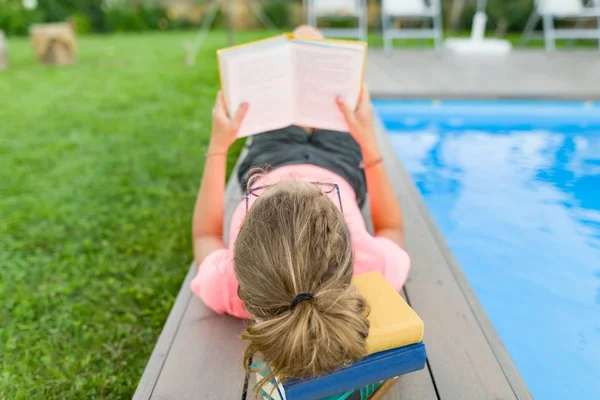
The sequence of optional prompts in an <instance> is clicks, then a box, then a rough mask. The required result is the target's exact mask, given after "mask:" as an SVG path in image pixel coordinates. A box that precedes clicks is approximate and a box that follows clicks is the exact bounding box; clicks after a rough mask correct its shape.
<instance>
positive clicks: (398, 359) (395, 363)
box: [253, 342, 426, 400]
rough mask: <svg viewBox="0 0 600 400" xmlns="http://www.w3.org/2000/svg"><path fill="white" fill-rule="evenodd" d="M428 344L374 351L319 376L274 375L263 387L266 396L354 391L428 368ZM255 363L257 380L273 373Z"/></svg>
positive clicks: (298, 397)
mask: <svg viewBox="0 0 600 400" xmlns="http://www.w3.org/2000/svg"><path fill="white" fill-rule="evenodd" d="M425 360H426V352H425V345H424V344H423V343H422V342H421V343H416V344H412V345H409V346H404V347H399V348H396V349H392V350H386V351H382V352H379V353H375V354H371V355H369V356H367V357H365V358H363V359H362V360H360V361H357V362H355V363H352V364H350V365H349V366H347V367H344V368H342V369H339V370H338V371H336V372H334V373H332V374H329V375H325V376H321V377H318V378H310V379H302V380H297V379H295V380H290V381H287V382H283V383H281V382H279V381H278V380H277V379H272V380H271V382H269V383H267V384H266V385H264V386H263V388H262V393H263V397H264V398H265V399H276V400H314V399H324V398H327V397H330V396H335V395H338V394H344V393H348V392H350V393H351V392H354V391H355V390H356V389H357V388H362V387H365V386H369V385H373V384H376V383H378V382H382V381H385V380H387V379H390V378H394V377H397V376H400V375H404V374H408V373H409V372H414V371H418V370H421V369H423V368H425ZM259 363H261V364H258V363H256V364H254V365H253V366H254V367H255V368H257V369H258V370H259V372H257V375H258V376H257V378H258V379H257V381H260V380H262V379H263V378H264V377H265V376H267V375H269V369H268V367H266V366H265V365H264V363H262V362H259Z"/></svg>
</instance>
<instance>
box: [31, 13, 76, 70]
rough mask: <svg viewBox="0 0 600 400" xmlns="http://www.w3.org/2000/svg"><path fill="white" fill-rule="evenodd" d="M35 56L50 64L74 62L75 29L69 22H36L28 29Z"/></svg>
mask: <svg viewBox="0 0 600 400" xmlns="http://www.w3.org/2000/svg"><path fill="white" fill-rule="evenodd" d="M29 32H30V35H31V40H32V42H33V48H34V52H35V56H36V58H37V59H38V60H39V61H41V62H43V63H45V64H50V65H68V64H72V63H74V62H75V53H76V43H75V31H74V30H73V27H72V26H71V24H69V23H55V24H38V25H33V26H32V27H31V29H30V31H29Z"/></svg>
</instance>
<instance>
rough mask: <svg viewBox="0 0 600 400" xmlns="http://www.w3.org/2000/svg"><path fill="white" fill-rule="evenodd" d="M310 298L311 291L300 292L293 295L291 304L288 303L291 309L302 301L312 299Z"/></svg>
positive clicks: (311, 296)
mask: <svg viewBox="0 0 600 400" xmlns="http://www.w3.org/2000/svg"><path fill="white" fill-rule="evenodd" d="M312 298H313V295H312V294H311V293H300V294H299V295H297V296H296V297H294V300H292V304H291V305H290V310H293V309H294V307H296V306H297V305H298V304H299V303H302V302H303V301H310V300H312Z"/></svg>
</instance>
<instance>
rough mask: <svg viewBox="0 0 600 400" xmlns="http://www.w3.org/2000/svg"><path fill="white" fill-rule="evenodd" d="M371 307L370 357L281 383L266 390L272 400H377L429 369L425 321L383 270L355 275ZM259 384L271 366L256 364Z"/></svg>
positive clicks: (273, 380)
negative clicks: (401, 379) (399, 382)
mask: <svg viewBox="0 0 600 400" xmlns="http://www.w3.org/2000/svg"><path fill="white" fill-rule="evenodd" d="M353 284H354V286H356V287H357V288H358V290H359V291H360V293H361V294H362V295H363V296H364V298H365V299H366V301H367V303H368V304H369V306H370V308H371V312H370V314H369V322H370V329H369V336H368V338H367V356H366V357H365V358H363V359H362V360H360V361H357V362H355V363H352V364H350V365H349V366H347V367H344V368H341V369H339V370H338V371H336V372H334V373H332V374H329V375H325V376H320V377H316V378H310V379H302V380H290V381H286V382H279V381H278V380H277V379H276V378H274V379H272V380H271V381H270V382H269V383H267V384H266V385H264V386H263V387H262V388H261V393H262V395H263V399H267V400H315V399H326V400H365V399H370V400H376V399H381V398H382V397H383V395H384V394H385V393H386V392H387V391H388V390H390V389H391V387H392V386H393V385H394V383H395V381H396V380H397V378H398V377H399V376H401V375H404V374H408V373H409V372H414V371H418V370H421V369H423V368H424V367H425V359H426V352H425V346H424V345H423V342H422V340H423V330H424V326H423V321H422V320H421V318H419V316H418V315H417V313H415V311H414V310H413V309H412V308H410V306H409V305H408V304H407V303H406V301H404V299H403V298H402V297H401V296H400V295H399V294H398V293H397V292H396V291H395V290H394V288H393V287H392V286H391V285H390V284H389V283H388V282H387V281H386V280H385V278H384V277H383V276H382V275H381V274H380V273H379V272H370V273H367V274H362V275H358V276H356V277H354V280H353ZM253 367H254V368H255V369H256V370H257V371H258V372H257V373H256V374H257V377H256V378H257V382H260V381H261V380H262V379H263V378H264V377H266V376H268V375H269V372H270V370H269V367H268V365H265V364H264V363H263V362H262V361H260V360H257V361H256V362H255V363H254V364H253Z"/></svg>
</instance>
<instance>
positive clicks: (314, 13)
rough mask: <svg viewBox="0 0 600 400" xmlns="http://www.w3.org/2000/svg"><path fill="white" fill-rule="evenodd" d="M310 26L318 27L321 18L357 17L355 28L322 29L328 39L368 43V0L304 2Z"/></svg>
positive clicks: (307, 0) (308, 0)
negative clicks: (344, 39)
mask: <svg viewBox="0 0 600 400" xmlns="http://www.w3.org/2000/svg"><path fill="white" fill-rule="evenodd" d="M304 7H305V9H306V12H307V20H308V24H309V25H312V26H317V23H318V19H319V18H328V19H331V18H340V17H356V19H357V20H358V23H357V26H356V27H355V28H325V29H321V31H322V32H323V35H325V36H327V37H332V36H333V37H341V38H357V39H360V40H363V41H365V42H366V41H367V34H368V25H369V16H368V12H367V0H304Z"/></svg>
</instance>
